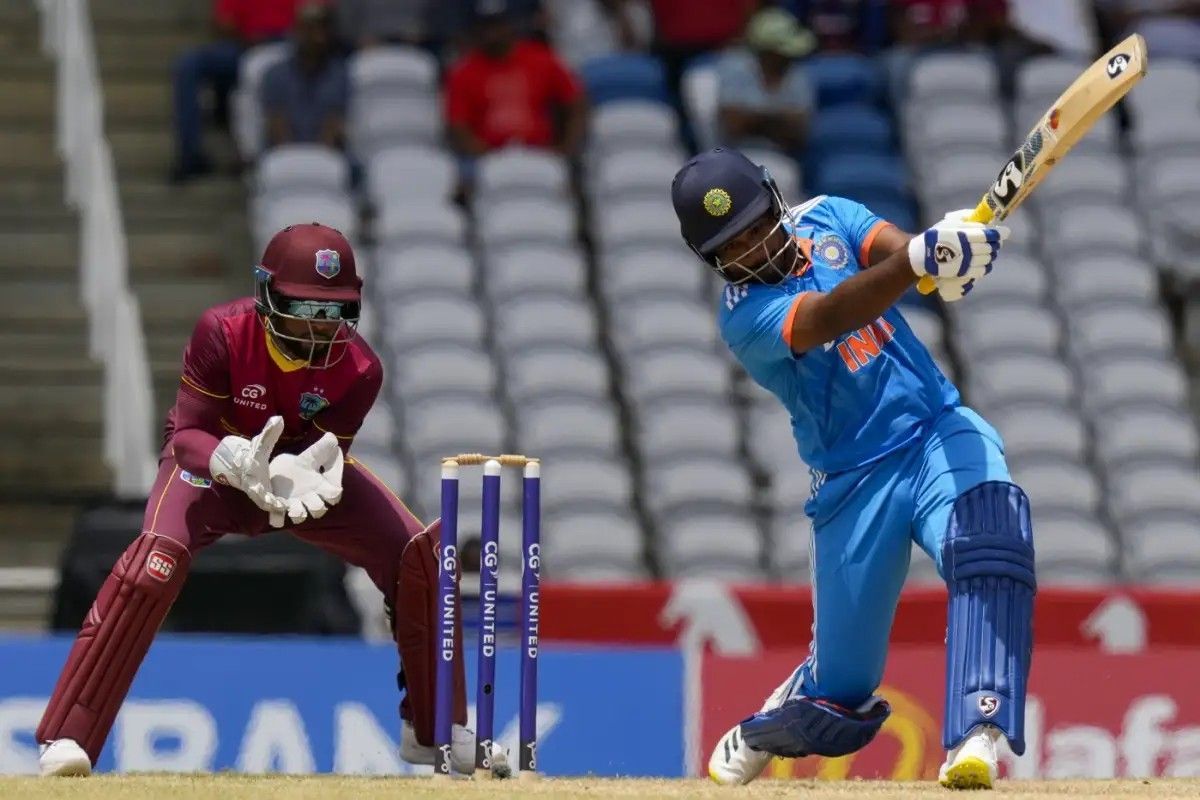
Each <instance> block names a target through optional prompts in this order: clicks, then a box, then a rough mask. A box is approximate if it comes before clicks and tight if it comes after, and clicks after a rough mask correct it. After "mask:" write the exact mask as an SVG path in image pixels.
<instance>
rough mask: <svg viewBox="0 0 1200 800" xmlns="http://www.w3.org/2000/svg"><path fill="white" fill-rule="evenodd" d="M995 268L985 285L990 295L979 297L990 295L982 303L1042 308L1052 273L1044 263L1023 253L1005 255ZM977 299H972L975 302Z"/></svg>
mask: <svg viewBox="0 0 1200 800" xmlns="http://www.w3.org/2000/svg"><path fill="white" fill-rule="evenodd" d="M995 266H996V268H995V269H994V270H992V272H991V274H990V275H988V276H987V281H986V282H985V283H984V285H985V286H986V287H987V292H984V293H981V294H980V295H979V296H980V297H983V296H984V295H986V298H987V299H986V301H985V300H980V302H989V303H991V302H1008V301H1013V302H1017V303H1030V304H1034V305H1041V304H1042V302H1043V301H1044V300H1045V299H1046V293H1047V290H1048V286H1049V277H1048V275H1049V270H1048V268H1047V267H1046V265H1045V263H1044V262H1041V261H1038V260H1036V259H1033V258H1031V257H1029V256H1027V255H1023V254H1021V253H1009V252H1007V251H1003V252H1002V253H1001V255H1000V258H999V259H998V260H997V262H996V265H995ZM975 299H976V298H975V297H972V298H971V300H972V301H975Z"/></svg>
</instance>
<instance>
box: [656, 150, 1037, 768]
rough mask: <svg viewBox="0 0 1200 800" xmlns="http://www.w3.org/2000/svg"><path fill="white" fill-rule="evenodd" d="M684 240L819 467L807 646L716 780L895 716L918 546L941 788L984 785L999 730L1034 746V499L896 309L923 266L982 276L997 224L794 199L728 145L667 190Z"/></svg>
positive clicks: (730, 326) (958, 287)
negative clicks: (919, 226) (939, 638)
mask: <svg viewBox="0 0 1200 800" xmlns="http://www.w3.org/2000/svg"><path fill="white" fill-rule="evenodd" d="M671 194H672V200H673V202H674V205H675V212H676V214H677V215H678V217H679V223H680V228H681V230H682V233H683V238H684V241H685V242H686V243H687V245H688V246H689V247H690V248H691V249H692V250H693V251H695V253H696V254H697V255H698V256H700V258H701V259H703V260H704V261H705V262H706V263H707V264H708V265H709V266H710V267H712V268H713V269H714V270H716V272H717V274H718V275H720V276H721V278H722V279H724V280H725V281H726V282H727V285H726V286H725V289H724V291H723V293H722V296H721V301H720V306H719V308H718V315H719V317H718V318H719V323H718V324H719V325H720V329H721V335H722V338H723V339H724V340H725V342H726V343H727V344H728V346H729V348H730V349H731V350H732V351H733V353H734V355H735V356H736V357H737V358H738V360H739V361H740V362H741V364H742V365H743V366H744V367H745V369H746V371H747V372H748V373H750V375H751V377H753V378H754V380H755V381H757V382H758V383H759V384H760V385H762V386H763V387H764V388H766V389H767V390H769V391H770V392H772V393H773V394H774V395H775V396H776V397H778V398H779V401H780V402H781V403H782V404H783V406H784V407H785V408H786V409H787V411H788V413H789V414H790V415H791V419H792V429H793V431H794V433H795V438H796V444H797V447H798V448H799V453H800V457H801V458H802V459H803V460H804V462H805V463H806V464H807V465H808V467H809V470H810V473H811V475H812V478H813V484H812V486H813V490H812V497H811V499H810V500H809V501H808V504H807V506H806V509H805V511H806V513H807V515H808V516H809V518H810V519H811V520H812V542H811V548H812V592H813V607H814V625H813V630H812V643H811V646H810V650H809V655H808V658H807V659H806V660H805V661H804V663H802V664H800V665H799V667H797V668H796V670H795V671H794V672H793V673H792V674H791V675H789V676H788V677H787V679H786V680H784V681H783V683H782V684H781V685H780V686H779V688H777V689H776V690H775V691H774V692H773V693H772V694H771V695H770V696H769V697H768V698H767V699H766V702H765V703H764V704H763V706H762V709H761V710H760V711H759V712H758V713H756V714H753V715H751V716H749V717H747V718H746V719H744V720H743V721H742V722H741V723H740V724H738V725H737V726H735V727H734V728H733V729H731V730H730V731H729V732H727V733H726V734H725V735H724V736H723V737H722V738H721V740H720V741H719V742H718V743H717V746H716V749H714V750H713V753H712V757H711V758H710V759H709V774H710V775H711V776H712V779H713V780H715V781H716V782H717V783H721V784H744V783H749V782H750V781H752V780H754V779H755V778H756V777H758V775H759V774H760V773H761V772H762V771H763V769H764V768H765V767H766V766H767V764H768V762H769V761H770V760H771V757H772V756H784V757H788V758H797V757H800V756H805V755H822V756H842V755H847V754H849V753H853V752H855V751H857V750H859V749H861V748H862V747H864V746H866V745H867V744H868V743H869V742H870V741H871V740H872V738H874V736H875V734H876V733H878V731H879V728H880V727H881V726H882V725H883V723H884V720H886V719H887V717H888V715H889V714H890V713H891V709H890V707H889V706H888V704H887V701H886V700H885V699H884V698H882V697H879V696H878V695H876V694H875V690H876V689H877V688H878V686H879V682H880V680H881V678H882V676H883V668H884V661H885V658H886V655H887V645H888V633H889V631H890V629H891V626H892V618H893V616H894V614H895V611H896V603H897V600H898V598H899V595H900V589H901V587H902V585H903V584H904V579H905V575H906V573H907V572H908V564H909V557H910V554H911V551H912V547H911V542H912V541H916V543H917V544H918V545H920V547H921V549H922V550H924V551H925V552H926V553H927V554H928V555H929V557H930V558H932V559H933V560H934V561H935V562H936V563H937V567H938V571H939V573H940V574H941V575H942V577H943V578H944V580H945V581H946V587H947V589H948V592H949V601H948V611H947V634H946V703H945V718H944V723H943V734H942V744H943V746H944V747H945V748H946V750H947V751H948V753H947V756H946V761H945V763H944V764H943V765H942V767H941V770H940V775H939V780H940V782H941V783H942V785H943V786H947V787H950V788H955V789H978V788H991V786H992V784H993V782H994V781H995V779H996V764H997V747H998V745H999V742H1000V739H1001V738H1004V739H1007V741H1008V746H1009V747H1010V748H1011V749H1012V750H1013V752H1015V753H1017V754H1021V753H1023V752H1024V750H1025V733H1024V722H1025V689H1026V679H1027V677H1028V674H1029V664H1030V657H1031V655H1032V647H1033V632H1032V618H1033V598H1034V593H1035V591H1036V581H1035V577H1034V554H1033V532H1032V526H1031V524H1030V511H1029V499H1028V498H1027V497H1026V495H1025V493H1024V492H1023V491H1022V490H1021V488H1020V487H1019V486H1017V485H1016V484H1014V483H1013V482H1012V479H1011V477H1010V476H1009V473H1008V468H1007V466H1006V464H1005V461H1004V446H1003V443H1002V442H1001V440H1000V437H999V435H997V433H996V431H995V430H994V429H993V428H992V426H991V425H989V424H988V423H987V422H985V421H984V420H983V419H982V418H981V417H980V416H979V415H978V414H976V413H975V412H974V411H972V410H971V409H969V408H966V407H965V406H963V405H962V404H961V402H960V399H959V394H958V391H957V390H956V389H955V387H954V386H953V385H952V384H951V383H950V381H949V380H947V379H946V377H945V376H944V375H942V373H941V371H940V370H939V369H938V367H937V366H936V364H935V363H934V361H933V359H932V358H931V357H930V355H929V353H928V351H927V350H926V349H925V347H924V346H923V345H922V344H921V342H920V341H918V339H917V337H916V336H915V335H914V334H913V332H912V330H911V329H910V328H909V327H908V325H907V324H906V323H905V321H904V317H903V316H902V315H901V313H900V311H899V310H898V309H897V308H896V302H897V300H899V299H900V296H901V295H903V294H904V293H905V292H906V291H907V290H908V289H909V288H911V287H912V286H913V284H914V283H915V282H916V281H917V280H918V279H919V278H921V277H922V276H926V275H928V276H930V277H931V278H933V279H934V280H935V281H936V284H937V291H938V294H939V295H940V296H941V298H942V299H943V300H945V301H947V302H956V301H958V300H961V299H962V298H963V296H964V295H966V294H967V293H968V292H969V291H970V290H971V289H972V288H973V287H974V285H975V283H976V282H977V281H979V280H980V279H981V278H983V277H984V276H986V275H987V274H988V273H989V272H990V271H991V269H992V266H993V264H994V262H995V260H996V255H997V253H998V252H999V250H1000V246H1001V245H1002V244H1003V242H1004V240H1005V238H1006V237H1007V236H1008V233H1009V232H1008V230H1007V229H1006V228H1004V227H1003V226H1000V225H991V226H986V225H982V224H979V223H974V222H966V221H964V220H965V218H966V216H967V214H968V213H969V210H964V211H960V212H953V213H950V214H947V215H946V217H945V218H944V219H943V220H942V221H941V222H938V223H937V224H935V225H934V226H933V227H931V228H929V229H928V230H926V231H924V232H923V233H920V234H917V235H915V236H914V235H913V234H911V233H905V232H903V231H901V230H899V229H897V228H896V227H895V226H894V225H891V224H889V223H888V222H886V221H884V220H882V219H880V218H879V217H877V216H876V215H875V214H873V213H871V211H870V210H868V209H867V208H865V207H864V206H862V205H860V204H858V203H856V202H853V201H850V200H847V199H844V198H840V197H827V196H823V195H822V196H818V197H814V198H813V199H811V200H809V201H808V202H806V203H803V204H801V205H798V206H794V207H791V208H789V207H788V206H787V204H786V203H785V202H784V199H783V198H782V197H781V196H780V193H779V190H778V189H777V188H776V186H775V182H774V180H772V179H771V177H770V175H769V174H768V173H767V171H766V170H765V169H763V168H762V167H759V166H757V165H755V164H753V163H751V162H750V161H749V160H748V159H747V158H746V157H745V156H743V155H742V154H740V153H738V152H737V151H735V150H730V149H717V150H713V151H710V152H707V153H703V154H701V155H699V156H696V157H695V158H693V159H692V160H690V161H689V162H688V163H687V164H685V165H684V166H683V168H682V169H681V170H680V171H679V172H678V174H676V176H675V179H674V181H673V183H672V185H671Z"/></svg>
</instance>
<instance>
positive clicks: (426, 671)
mask: <svg viewBox="0 0 1200 800" xmlns="http://www.w3.org/2000/svg"><path fill="white" fill-rule="evenodd" d="M440 528H441V523H440V522H434V523H433V524H432V525H430V526H429V527H428V528H426V529H425V530H423V531H421V532H420V533H418V534H417V535H416V536H414V537H412V539H410V540H409V542H408V544H407V545H405V547H404V552H403V554H402V555H401V557H400V577H399V580H398V581H397V586H396V599H395V601H394V603H393V622H392V625H393V633H394V634H395V637H396V646H397V647H398V648H399V650H400V664H401V667H402V669H403V670H404V682H405V687H406V689H407V691H406V693H405V695H404V700H403V701H402V702H401V703H400V717H401V718H402V719H406V720H408V721H410V722H411V723H412V725H413V730H414V731H415V733H416V734H417V742H418V743H420V744H423V745H426V746H432V745H433V717H434V697H435V696H436V693H435V691H434V683H435V676H436V675H437V658H438V652H439V650H438V648H437V647H436V646H435V643H434V635H435V632H436V630H437V624H436V622H437V620H436V617H437V607H438V604H437V589H438V559H437V554H436V553H435V548H436V547H437V542H438V532H439V530H440ZM456 602H457V601H456ZM454 619H455V629H454V640H455V645H454V647H455V653H456V654H457V655H456V658H455V662H454V722H456V723H458V724H459V725H466V724H467V679H466V672H465V668H464V666H463V632H462V608H461V605H460V607H459V608H458V609H457V611H456V612H455V616H454Z"/></svg>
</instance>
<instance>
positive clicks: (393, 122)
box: [346, 96, 442, 162]
mask: <svg viewBox="0 0 1200 800" xmlns="http://www.w3.org/2000/svg"><path fill="white" fill-rule="evenodd" d="M441 119H442V117H441V113H440V110H439V109H438V105H437V99H436V98H434V97H432V96H429V97H422V96H412V97H397V98H391V99H389V100H388V102H386V103H367V102H360V103H355V104H353V106H352V107H351V109H350V115H349V121H348V124H347V131H346V133H347V139H348V140H349V142H350V149H351V151H352V152H353V153H354V154H355V155H356V156H357V157H358V159H359V160H360V161H363V162H370V160H371V159H372V158H373V157H374V156H375V154H376V153H378V152H380V151H382V150H384V149H386V148H388V147H393V146H397V145H412V144H418V145H428V146H433V145H436V144H437V141H438V137H439V136H440V135H441V124H442V123H441Z"/></svg>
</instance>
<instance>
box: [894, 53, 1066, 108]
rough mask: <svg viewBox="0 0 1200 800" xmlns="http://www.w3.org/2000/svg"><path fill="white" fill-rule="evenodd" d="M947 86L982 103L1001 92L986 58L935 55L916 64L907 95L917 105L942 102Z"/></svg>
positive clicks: (994, 73)
mask: <svg viewBox="0 0 1200 800" xmlns="http://www.w3.org/2000/svg"><path fill="white" fill-rule="evenodd" d="M947 86H953V87H954V89H955V94H954V96H955V97H956V98H958V97H962V98H970V99H974V100H977V101H978V102H980V103H993V102H995V100H996V98H997V96H998V95H999V92H1000V81H999V78H998V76H997V75H996V66H995V64H994V63H993V62H992V60H991V59H989V58H988V57H987V56H984V55H981V54H976V53H936V54H933V55H926V56H923V57H922V58H920V59H919V60H918V61H917V62H916V64H914V65H913V68H912V73H911V74H910V75H909V80H908V92H909V93H908V96H909V98H910V100H911V101H914V102H915V101H924V100H929V101H935V102H943V101H944V99H945V91H946V87H947ZM1063 88H1066V87H1063Z"/></svg>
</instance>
